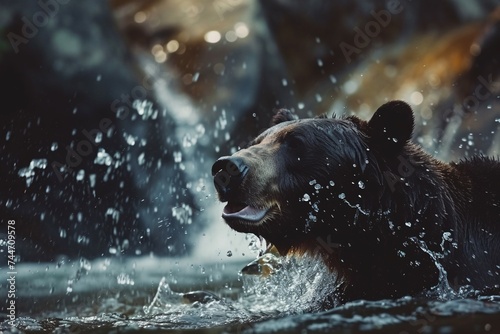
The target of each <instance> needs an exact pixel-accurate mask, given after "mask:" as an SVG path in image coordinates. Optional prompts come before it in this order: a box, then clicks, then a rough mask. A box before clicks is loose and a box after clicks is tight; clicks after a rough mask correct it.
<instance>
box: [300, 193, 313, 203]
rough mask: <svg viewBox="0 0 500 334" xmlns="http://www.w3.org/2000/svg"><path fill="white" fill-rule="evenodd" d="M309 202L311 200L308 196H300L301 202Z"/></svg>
mask: <svg viewBox="0 0 500 334" xmlns="http://www.w3.org/2000/svg"><path fill="white" fill-rule="evenodd" d="M310 200H311V197H310V196H309V194H304V196H302V201H303V202H309V201H310Z"/></svg>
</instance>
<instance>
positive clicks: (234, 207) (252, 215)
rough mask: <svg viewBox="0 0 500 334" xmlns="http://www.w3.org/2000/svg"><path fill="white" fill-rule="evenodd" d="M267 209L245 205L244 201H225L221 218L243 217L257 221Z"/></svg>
mask: <svg viewBox="0 0 500 334" xmlns="http://www.w3.org/2000/svg"><path fill="white" fill-rule="evenodd" d="M266 212H267V210H264V209H257V208H254V207H251V206H249V205H246V204H245V203H231V202H229V203H227V205H226V207H225V208H224V211H223V212H222V218H225V219H243V220H248V221H253V222H258V221H259V220H261V219H262V218H264V216H265V215H266Z"/></svg>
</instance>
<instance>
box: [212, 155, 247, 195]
mask: <svg viewBox="0 0 500 334" xmlns="http://www.w3.org/2000/svg"><path fill="white" fill-rule="evenodd" d="M247 173H248V166H247V165H245V162H244V161H243V159H241V158H238V157H222V158H219V159H218V160H217V161H216V162H215V163H214V164H213V166H212V176H213V177H214V184H215V189H216V190H217V192H218V193H219V197H220V200H221V201H222V202H226V201H228V200H229V197H230V196H231V192H233V191H235V190H236V189H238V187H239V186H240V185H241V182H242V181H243V179H244V178H245V176H246V175H247Z"/></svg>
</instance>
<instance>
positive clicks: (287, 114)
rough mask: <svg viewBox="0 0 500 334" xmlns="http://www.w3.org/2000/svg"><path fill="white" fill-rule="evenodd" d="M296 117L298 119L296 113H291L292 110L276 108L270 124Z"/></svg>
mask: <svg viewBox="0 0 500 334" xmlns="http://www.w3.org/2000/svg"><path fill="white" fill-rule="evenodd" d="M296 119H298V117H297V116H296V115H294V114H292V112H291V111H290V110H288V109H278V110H277V111H276V112H275V114H274V116H273V119H272V121H271V125H276V124H279V123H283V122H286V121H293V120H296Z"/></svg>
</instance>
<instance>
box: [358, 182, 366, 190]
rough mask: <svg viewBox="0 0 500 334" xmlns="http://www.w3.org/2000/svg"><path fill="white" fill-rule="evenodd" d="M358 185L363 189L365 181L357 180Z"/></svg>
mask: <svg viewBox="0 0 500 334" xmlns="http://www.w3.org/2000/svg"><path fill="white" fill-rule="evenodd" d="M358 187H359V188H360V189H365V183H364V182H363V181H359V182H358Z"/></svg>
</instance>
